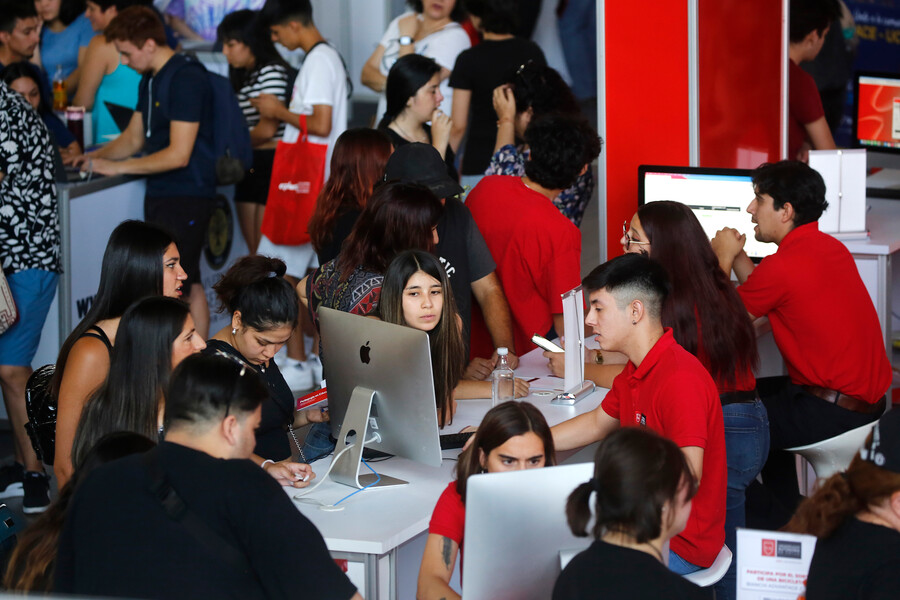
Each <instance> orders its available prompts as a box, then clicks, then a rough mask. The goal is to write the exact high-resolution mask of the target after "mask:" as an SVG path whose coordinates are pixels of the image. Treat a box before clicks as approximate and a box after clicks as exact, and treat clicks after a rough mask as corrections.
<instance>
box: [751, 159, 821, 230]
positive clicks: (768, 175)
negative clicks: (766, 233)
mask: <svg viewBox="0 0 900 600" xmlns="http://www.w3.org/2000/svg"><path fill="white" fill-rule="evenodd" d="M751 177H752V178H753V188H754V189H755V190H756V193H757V194H768V195H769V196H771V197H772V205H773V206H774V208H775V210H780V209H781V208H782V207H783V206H784V204H785V203H786V202H790V203H791V206H792V207H793V208H794V227H799V226H801V225H806V224H807V223H812V222H814V221H818V220H819V217H821V216H822V213H823V212H825V209H826V208H828V202H827V201H826V200H825V181H824V180H823V179H822V176H821V175H819V173H818V172H817V171H816V170H815V169H813V168H811V167H810V166H809V165H807V164H806V163H802V162H800V161H797V160H782V161H780V162H777V163H764V164H762V165H760V166H759V167H757V168H756V169H755V170H754V171H753V173H752V174H751Z"/></svg>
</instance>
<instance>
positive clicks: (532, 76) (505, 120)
mask: <svg viewBox="0 0 900 600" xmlns="http://www.w3.org/2000/svg"><path fill="white" fill-rule="evenodd" d="M494 110H495V111H496V113H497V141H496V142H495V143H494V154H493V156H492V157H491V164H490V166H488V169H487V171H486V172H485V174H486V175H515V176H517V177H521V176H522V175H524V174H525V163H526V162H528V159H529V157H530V156H531V150H530V149H529V148H528V144H526V143H525V142H524V141H523V140H524V139H525V130H526V129H528V125H529V124H530V123H531V122H532V121H534V120H536V119H539V118H541V117H543V116H544V115H549V114H553V113H556V114H562V115H570V116H579V115H580V114H581V111H580V109H579V108H578V101H577V100H576V99H575V96H574V94H572V90H570V89H569V86H568V85H566V82H565V81H563V78H562V76H560V74H559V73H557V72H556V70H554V69H552V68H550V67H548V66H546V65H542V64H540V63H536V62H528V63H525V64H524V65H522V66H521V67H519V69H518V70H517V71H516V74H515V75H514V76H513V77H512V79H511V80H510V81H509V82H508V83H506V84H504V85H501V86H499V87H497V88H496V89H494ZM593 191H594V176H593V175H592V174H591V170H590V169H586V170H585V171H584V172H583V173H581V174H580V175H579V176H578V179H576V180H575V183H573V184H572V185H570V186H569V187H568V188H566V189H565V190H563V191H562V192H560V193H559V195H558V196H557V197H556V198H554V199H553V204H554V205H555V206H556V208H558V209H559V212H561V213H562V214H563V216H565V217H566V218H567V219H569V220H570V221H572V222H573V223H574V224H575V226H576V227H578V226H580V225H581V219H582V217H584V211H585V209H586V208H587V205H588V202H590V200H591V193H592V192H593Z"/></svg>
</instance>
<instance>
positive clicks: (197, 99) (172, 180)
mask: <svg viewBox="0 0 900 600" xmlns="http://www.w3.org/2000/svg"><path fill="white" fill-rule="evenodd" d="M207 77H208V75H207V73H206V69H205V68H204V67H203V65H201V64H200V63H198V62H196V61H192V60H190V59H188V58H187V57H185V56H182V55H180V54H176V55H174V56H172V58H170V59H169V60H168V61H167V62H166V64H164V65H163V67H162V69H160V70H159V72H158V73H157V74H156V75H150V74H149V73H148V74H145V75H144V76H143V77H142V78H141V83H140V86H139V87H138V103H137V108H136V110H137V111H138V112H140V113H141V118H142V119H143V123H144V133H145V135H146V134H147V133H148V132H149V136H148V137H147V138H146V141H145V143H144V152H146V153H147V154H152V153H154V152H158V151H160V150H162V149H163V148H166V147H168V146H169V126H170V124H171V122H172V121H186V122H189V123H200V129H199V130H198V132H197V139H196V141H195V142H194V148H193V150H192V151H191V159H190V162H188V165H187V166H186V167H183V168H179V169H172V170H171V171H165V172H163V173H156V174H153V175H148V176H147V196H148V197H150V198H167V197H173V196H182V197H183V196H191V197H199V198H213V197H214V196H215V195H216V161H215V157H214V156H213V114H212V105H213V102H212V88H211V86H210V84H209V79H208V78H207ZM166 82H168V83H166ZM162 88H166V89H162ZM151 94H152V96H153V98H152V103H151V102H150V96H151Z"/></svg>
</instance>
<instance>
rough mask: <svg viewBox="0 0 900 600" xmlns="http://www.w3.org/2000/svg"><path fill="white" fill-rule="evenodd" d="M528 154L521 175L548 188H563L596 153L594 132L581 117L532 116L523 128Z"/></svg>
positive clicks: (574, 178)
mask: <svg viewBox="0 0 900 600" xmlns="http://www.w3.org/2000/svg"><path fill="white" fill-rule="evenodd" d="M525 141H526V142H527V143H528V146H529V148H530V150H531V156H530V158H529V160H528V162H526V163H525V174H526V175H528V178H529V179H531V180H532V181H534V182H535V183H537V184H539V185H542V186H543V187H545V188H548V189H551V190H564V189H566V188H568V187H569V186H570V185H572V184H573V183H575V180H576V179H577V178H578V174H579V173H580V172H581V169H582V168H583V167H584V165H586V164H590V163H591V162H593V161H594V159H595V158H597V156H598V155H599V154H600V144H601V142H600V138H599V137H598V136H597V132H596V131H594V128H593V127H591V126H590V125H589V124H588V122H587V121H585V120H584V119H583V118H581V117H576V116H569V115H559V114H554V115H547V116H545V117H541V118H539V119H535V120H534V121H532V122H531V124H530V125H529V126H528V129H527V130H526V131H525Z"/></svg>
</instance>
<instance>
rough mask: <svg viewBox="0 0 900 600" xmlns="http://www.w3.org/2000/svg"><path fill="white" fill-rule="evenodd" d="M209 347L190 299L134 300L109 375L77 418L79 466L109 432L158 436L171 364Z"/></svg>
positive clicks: (75, 448)
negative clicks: (191, 311) (200, 330)
mask: <svg viewBox="0 0 900 600" xmlns="http://www.w3.org/2000/svg"><path fill="white" fill-rule="evenodd" d="M205 347H206V343H205V342H204V341H203V338H201V337H200V336H199V335H197V332H196V331H195V330H194V319H193V318H192V317H191V313H190V308H189V307H188V305H187V304H186V303H184V302H181V301H180V300H176V299H174V298H166V297H164V296H152V297H150V298H144V299H143V300H139V301H138V302H136V303H134V304H133V305H131V306H130V307H129V308H128V310H126V311H125V314H124V315H122V320H121V322H120V323H119V328H118V332H117V335H116V345H115V347H114V348H113V351H112V356H111V358H110V364H109V374H108V375H107V376H106V381H105V382H104V383H103V385H102V386H101V387H100V389H99V390H97V393H95V394H94V395H93V396H91V399H90V400H88V402H87V404H86V405H85V406H84V411H82V414H81V420H80V421H79V422H78V429H77V430H76V432H75V441H74V442H73V444H72V464H73V465H74V466H75V469H78V468H79V467H80V466H81V464H82V461H84V458H85V457H86V456H87V454H88V452H90V450H91V448H92V447H93V446H94V444H95V443H97V440H99V439H100V438H102V437H103V436H104V435H106V434H108V433H112V432H114V431H133V432H134V433H139V434H141V435H143V436H145V437H147V438H149V439H151V440H154V441H155V440H158V439H159V437H160V431H161V430H162V421H163V414H164V412H163V411H164V410H165V390H166V389H167V388H168V385H169V376H170V375H171V374H172V370H173V369H174V368H175V367H177V366H178V364H179V363H180V362H181V361H182V360H184V359H185V358H187V357H188V356H190V355H191V354H196V353H198V352H200V351H201V350H203V349H204V348H205Z"/></svg>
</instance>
